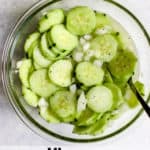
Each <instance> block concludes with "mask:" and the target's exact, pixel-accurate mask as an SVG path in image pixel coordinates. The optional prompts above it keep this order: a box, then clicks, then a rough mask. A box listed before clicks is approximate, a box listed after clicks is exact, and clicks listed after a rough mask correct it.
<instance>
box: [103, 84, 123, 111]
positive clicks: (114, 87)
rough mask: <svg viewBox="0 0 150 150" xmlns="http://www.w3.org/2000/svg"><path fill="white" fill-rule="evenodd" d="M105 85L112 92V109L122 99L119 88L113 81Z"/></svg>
mask: <svg viewBox="0 0 150 150" xmlns="http://www.w3.org/2000/svg"><path fill="white" fill-rule="evenodd" d="M105 86H106V87H107V88H109V89H110V90H111V92H112V95H113V105H112V108H111V109H112V110H114V109H116V108H118V107H119V106H120V105H121V104H122V103H123V101H124V98H123V95H122V92H121V89H120V88H119V87H118V86H117V85H115V84H113V83H106V84H105Z"/></svg>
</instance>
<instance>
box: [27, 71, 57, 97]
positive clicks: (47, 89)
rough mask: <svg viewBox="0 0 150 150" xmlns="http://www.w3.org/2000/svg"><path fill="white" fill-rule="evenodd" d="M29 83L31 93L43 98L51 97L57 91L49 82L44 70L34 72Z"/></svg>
mask: <svg viewBox="0 0 150 150" xmlns="http://www.w3.org/2000/svg"><path fill="white" fill-rule="evenodd" d="M29 81H30V87H31V89H32V91H33V92H35V93H36V94H37V95H39V96H41V97H44V98H47V97H49V96H51V95H52V94H53V93H55V92H56V91H57V90H58V87H57V86H56V85H54V84H53V83H51V82H50V80H49V78H48V72H47V70H46V69H39V70H37V71H34V72H33V73H32V75H31V76H30V80H29Z"/></svg>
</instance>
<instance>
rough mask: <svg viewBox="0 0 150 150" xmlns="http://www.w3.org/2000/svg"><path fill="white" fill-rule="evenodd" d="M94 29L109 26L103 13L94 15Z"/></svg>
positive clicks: (107, 18) (108, 20) (107, 19)
mask: <svg viewBox="0 0 150 150" xmlns="http://www.w3.org/2000/svg"><path fill="white" fill-rule="evenodd" d="M95 16H96V27H95V28H96V29H97V28H103V27H104V26H107V25H109V26H111V22H110V19H109V17H108V16H107V15H106V14H104V13H96V15H95Z"/></svg>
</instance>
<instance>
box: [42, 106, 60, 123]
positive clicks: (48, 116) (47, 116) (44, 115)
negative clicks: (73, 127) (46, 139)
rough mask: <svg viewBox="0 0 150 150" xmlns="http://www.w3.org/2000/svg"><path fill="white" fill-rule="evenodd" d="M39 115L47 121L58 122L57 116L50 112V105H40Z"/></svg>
mask: <svg viewBox="0 0 150 150" xmlns="http://www.w3.org/2000/svg"><path fill="white" fill-rule="evenodd" d="M40 116H41V117H42V118H43V119H44V120H46V121H47V122H49V123H59V122H60V120H59V118H58V117H57V116H56V115H55V114H54V113H53V112H52V110H51V108H50V107H40Z"/></svg>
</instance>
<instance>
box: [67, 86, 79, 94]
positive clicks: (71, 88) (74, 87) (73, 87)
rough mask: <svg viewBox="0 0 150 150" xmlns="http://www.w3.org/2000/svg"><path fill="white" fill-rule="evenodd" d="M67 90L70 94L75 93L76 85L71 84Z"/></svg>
mask: <svg viewBox="0 0 150 150" xmlns="http://www.w3.org/2000/svg"><path fill="white" fill-rule="evenodd" d="M69 90H70V92H72V93H76V90H77V86H76V84H72V85H71V86H70V87H69Z"/></svg>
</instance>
